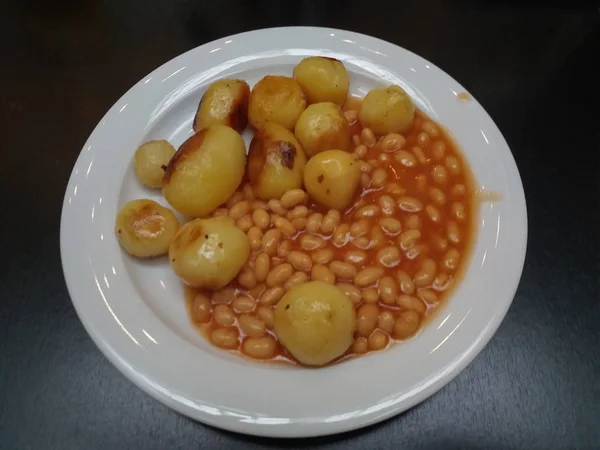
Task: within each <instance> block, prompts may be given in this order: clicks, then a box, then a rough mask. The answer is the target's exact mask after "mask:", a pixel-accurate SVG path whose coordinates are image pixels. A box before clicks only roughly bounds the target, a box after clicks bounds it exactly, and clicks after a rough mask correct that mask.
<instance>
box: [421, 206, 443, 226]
mask: <svg viewBox="0 0 600 450" xmlns="http://www.w3.org/2000/svg"><path fill="white" fill-rule="evenodd" d="M425 212H426V213H427V216H428V217H429V220H431V221H432V222H433V223H439V222H440V220H442V215H441V214H440V210H439V209H437V208H436V207H435V206H433V205H427V206H426V207H425Z"/></svg>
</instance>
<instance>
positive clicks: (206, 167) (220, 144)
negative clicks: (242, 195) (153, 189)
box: [163, 125, 246, 217]
mask: <svg viewBox="0 0 600 450" xmlns="http://www.w3.org/2000/svg"><path fill="white" fill-rule="evenodd" d="M245 166H246V146H245V144H244V141H243V139H242V137H241V136H240V135H239V134H238V133H237V132H236V131H235V130H234V129H233V128H230V127H227V126H225V125H213V126H210V127H208V128H204V129H202V130H200V131H199V132H198V133H196V134H195V135H193V136H191V137H190V138H189V139H188V140H187V141H185V142H184V143H183V144H182V145H181V147H179V150H177V153H176V154H175V156H173V158H172V159H171V162H169V165H168V166H167V169H166V171H165V176H164V179H163V194H164V196H165V198H166V199H167V201H168V202H169V204H171V206H173V208H175V209H176V210H177V211H179V212H181V213H183V214H185V215H187V216H191V217H204V216H206V215H208V214H210V213H211V212H212V211H213V210H215V209H216V208H217V207H218V206H219V205H221V204H223V203H225V202H226V201H227V199H229V197H231V195H232V194H233V193H234V192H235V190H236V189H237V187H238V186H239V185H240V183H241V181H242V178H243V177H244V170H245Z"/></svg>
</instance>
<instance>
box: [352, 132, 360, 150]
mask: <svg viewBox="0 0 600 450" xmlns="http://www.w3.org/2000/svg"><path fill="white" fill-rule="evenodd" d="M352 143H353V144H354V146H355V147H356V146H358V145H360V144H361V142H360V136H359V135H358V134H354V135H352Z"/></svg>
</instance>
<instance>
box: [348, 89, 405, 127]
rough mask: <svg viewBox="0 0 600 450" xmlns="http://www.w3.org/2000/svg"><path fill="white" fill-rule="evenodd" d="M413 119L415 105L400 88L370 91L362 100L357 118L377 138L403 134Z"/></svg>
mask: <svg viewBox="0 0 600 450" xmlns="http://www.w3.org/2000/svg"><path fill="white" fill-rule="evenodd" d="M414 117H415V105H414V104H413V102H412V100H411V99H410V97H409V96H408V94H407V93H406V92H404V89H402V88H401V87H400V86H388V87H380V88H375V89H371V90H370V91H369V93H368V94H367V95H366V96H365V98H364V99H363V101H362V103H361V105H360V110H359V112H358V118H359V119H360V122H361V124H362V125H363V126H364V127H368V128H370V129H371V130H373V132H374V133H375V134H377V135H379V136H383V135H384V134H388V133H404V132H405V131H407V130H408V129H409V128H410V126H411V124H412V121H413V118H414Z"/></svg>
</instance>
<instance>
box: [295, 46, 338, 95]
mask: <svg viewBox="0 0 600 450" xmlns="http://www.w3.org/2000/svg"><path fill="white" fill-rule="evenodd" d="M294 78H295V79H296V80H297V81H298V83H299V84H300V87H302V90H303V91H304V93H305V94H306V96H307V97H308V101H309V102H310V103H320V102H333V103H336V104H338V105H340V106H341V105H343V104H344V102H345V101H346V97H347V96H348V89H349V88H350V79H349V78H348V72H346V68H345V67H344V64H342V62H341V61H338V60H337V59H334V58H326V57H324V56H310V57H308V58H304V59H303V60H302V61H300V62H299V63H298V65H297V66H296V67H295V68H294Z"/></svg>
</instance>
